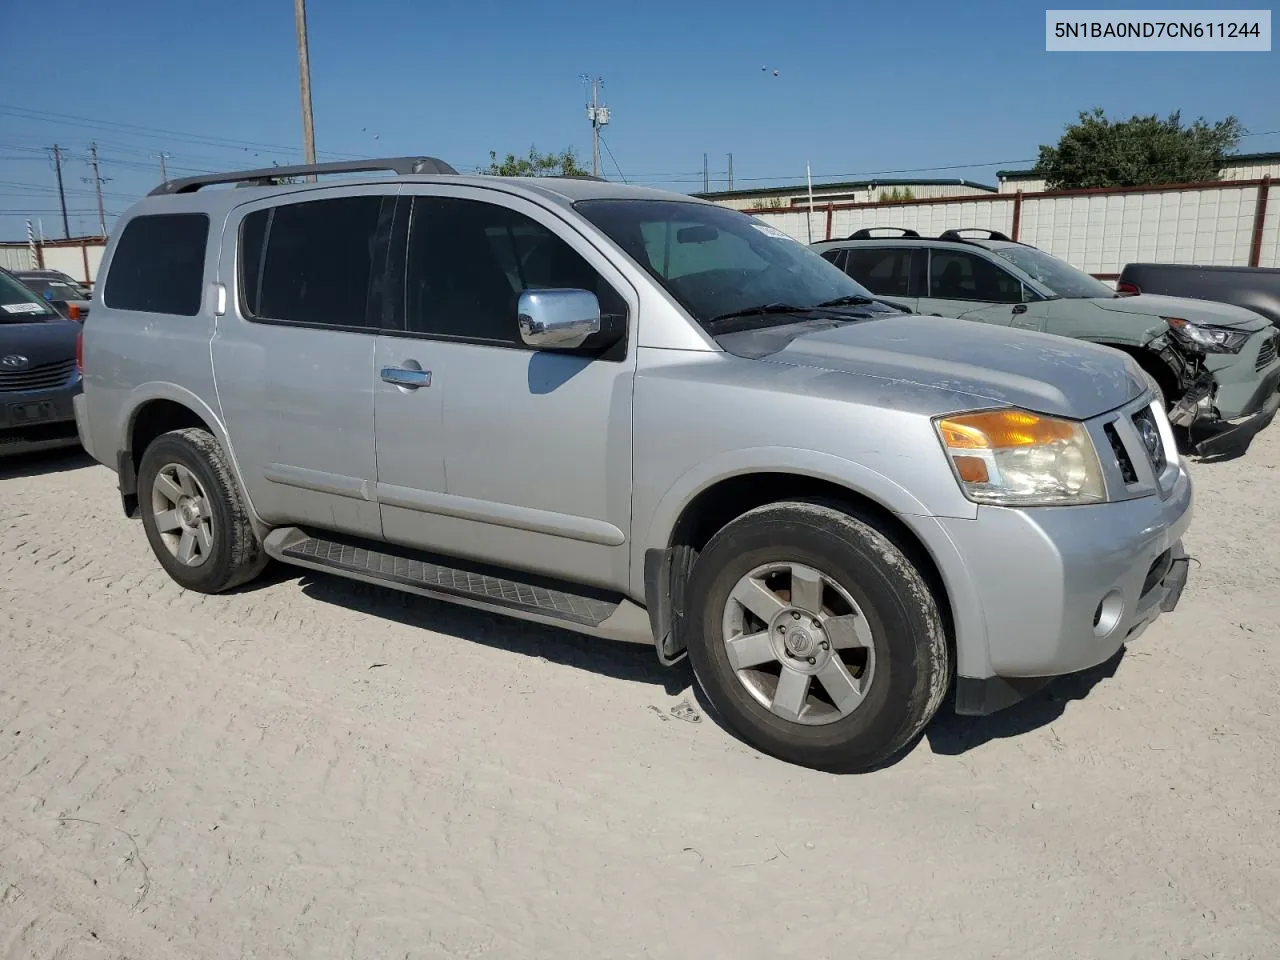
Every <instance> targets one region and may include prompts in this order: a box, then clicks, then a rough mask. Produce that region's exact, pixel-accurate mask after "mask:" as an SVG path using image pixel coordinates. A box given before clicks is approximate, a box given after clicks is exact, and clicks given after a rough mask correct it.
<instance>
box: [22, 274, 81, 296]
mask: <svg viewBox="0 0 1280 960" xmlns="http://www.w3.org/2000/svg"><path fill="white" fill-rule="evenodd" d="M22 282H23V283H24V284H26V286H27V288H28V289H29V290H31V291H33V292H34V293H35V294H36V296H38V297H42V298H43V299H46V300H48V299H53V300H88V299H89V297H88V296H87V295H86V293H85V291H84V290H81V289H80V288H79V287H73V286H71V284H69V283H64V282H63V281H61V280H47V279H45V278H44V277H23V278H22ZM46 294H48V296H46Z"/></svg>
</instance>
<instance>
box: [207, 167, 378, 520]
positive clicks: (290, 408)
mask: <svg viewBox="0 0 1280 960" xmlns="http://www.w3.org/2000/svg"><path fill="white" fill-rule="evenodd" d="M339 191H340V192H339ZM397 191H398V188H397V187H395V186H391V185H387V186H369V187H343V188H338V190H333V191H307V192H306V193H301V194H295V195H289V196H286V197H284V198H276V199H275V200H273V201H263V202H261V203H256V204H250V205H246V206H245V207H242V208H239V210H238V211H237V214H239V216H237V215H235V214H233V216H232V218H231V220H230V221H229V223H228V226H227V228H226V230H225V232H224V235H223V262H222V266H221V271H220V273H221V276H222V277H223V282H224V283H226V284H227V287H228V298H227V299H228V306H227V312H226V313H225V314H224V315H223V316H222V317H220V318H219V320H218V328H217V332H216V334H215V336H214V339H213V343H212V350H213V363H214V374H215V378H216V381H217V388H218V397H219V400H220V403H221V405H222V415H223V418H224V422H225V423H226V425H227V432H228V434H229V436H230V438H231V443H232V447H233V449H234V451H235V455H236V457H237V459H238V461H239V465H240V470H241V473H242V475H243V476H244V481H245V485H246V486H247V487H248V493H249V496H250V497H251V498H252V501H253V504H254V506H255V507H256V508H257V510H258V512H259V513H260V514H261V515H262V517H263V519H264V520H266V521H267V522H268V523H274V524H281V525H283V524H299V525H307V526H314V527H319V528H323V529H327V530H336V531H340V532H346V533H354V534H361V535H368V536H377V535H379V534H380V533H381V530H382V526H381V516H380V514H379V512H378V504H377V500H376V494H375V484H376V482H377V461H376V459H375V455H374V436H373V434H374V407H373V382H374V345H375V338H376V334H377V331H378V327H379V325H380V318H381V316H382V302H383V297H382V293H383V290H382V285H383V284H384V283H385V271H384V266H385V262H386V251H387V244H388V238H389V236H390V223H391V217H392V215H393V212H394V209H395V197H396V193H397ZM232 277H234V278H235V281H234V282H233V281H231V279H230V278H232Z"/></svg>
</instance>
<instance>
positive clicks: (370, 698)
mask: <svg viewBox="0 0 1280 960" xmlns="http://www.w3.org/2000/svg"><path fill="white" fill-rule="evenodd" d="M1193 469H1194V473H1195V478H1196V480H1197V482H1198V484H1199V486H1198V488H1197V508H1196V509H1197V515H1196V519H1195V521H1194V522H1193V525H1192V530H1191V535H1190V537H1189V540H1188V548H1189V550H1190V552H1191V553H1192V554H1193V555H1194V556H1195V557H1196V558H1197V559H1198V561H1199V563H1200V566H1199V567H1195V566H1193V570H1192V579H1191V583H1190V585H1189V587H1188V589H1187V592H1186V594H1185V595H1184V599H1183V603H1182V605H1181V606H1180V607H1179V609H1178V610H1177V612H1176V614H1175V615H1173V616H1172V617H1167V618H1165V619H1164V620H1162V621H1161V622H1160V623H1159V624H1158V625H1157V626H1156V627H1154V628H1153V629H1151V630H1150V631H1148V633H1147V634H1146V635H1145V636H1144V637H1143V638H1141V640H1140V641H1139V642H1138V643H1137V644H1136V645H1135V646H1134V647H1133V648H1132V649H1131V650H1129V651H1128V653H1127V654H1126V655H1125V656H1123V657H1122V658H1121V659H1120V660H1119V662H1117V663H1112V664H1109V665H1108V666H1107V667H1106V668H1104V669H1101V670H1099V671H1096V672H1095V673H1094V674H1093V675H1092V676H1090V677H1088V678H1083V679H1079V678H1073V679H1071V680H1069V681H1060V682H1059V683H1058V684H1056V685H1055V687H1054V688H1053V689H1052V691H1051V692H1050V693H1049V694H1047V695H1042V696H1039V697H1037V698H1035V699H1034V700H1032V701H1029V702H1027V703H1025V704H1023V705H1021V706H1019V707H1017V708H1014V709H1012V710H1010V711H1008V712H1006V713H1004V714H1001V715H997V716H996V717H992V718H988V719H985V720H970V719H961V718H956V717H955V716H951V715H944V716H941V717H940V718H939V719H938V720H937V721H936V722H935V723H934V725H933V726H932V728H931V729H930V730H929V731H928V735H927V737H926V739H925V740H924V741H923V742H922V743H921V744H920V745H919V746H917V747H916V749H915V750H914V751H913V752H911V753H910V754H909V755H908V756H907V757H906V758H905V759H903V760H902V761H901V762H899V763H897V764H896V765H894V766H892V767H890V768H888V769H886V770H883V771H881V772H878V773H874V774H870V775H865V776H861V777H833V776H829V775H823V774H816V773H812V772H809V771H805V770H802V769H798V768H794V767H788V766H785V765H783V764H781V763H778V762H775V761H773V760H771V759H768V758H765V757H762V756H760V755H758V754H757V753H755V752H754V751H752V750H751V749H749V748H748V747H746V746H744V745H742V744H740V743H738V742H737V741H735V740H734V739H732V738H731V737H730V736H729V735H728V734H726V733H725V732H724V731H723V730H722V729H721V728H720V727H718V726H717V725H716V724H715V723H713V722H710V721H708V720H704V721H703V722H700V723H693V722H688V721H686V720H683V719H681V718H678V717H673V716H672V714H671V712H670V711H671V708H672V707H673V706H675V705H676V704H678V703H679V702H680V701H682V700H687V701H688V702H690V703H693V704H695V706H696V707H697V709H698V712H699V714H701V712H702V707H701V705H700V704H699V703H698V701H697V699H696V697H695V695H694V692H693V691H692V690H691V689H690V687H689V682H690V678H689V674H688V673H687V671H685V670H683V669H681V670H677V671H674V672H664V671H662V670H660V669H659V667H658V666H657V663H656V661H655V659H654V656H653V654H652V652H651V651H648V650H645V649H641V648H638V647H625V646H617V647H615V646H612V645H609V644H601V643H600V642H597V641H591V640H587V639H579V638H576V637H574V636H572V635H569V634H566V633H561V632H559V631H555V630H549V629H540V628H534V627H529V626H525V625H521V624H518V623H515V622H512V621H507V620H502V619H498V618H495V617H488V616H484V615H479V614H475V613H472V612H469V611H463V610H460V609H457V608H452V607H448V606H444V605H440V604H435V603H431V602H427V601H422V600H417V599H413V598H408V597H402V596H400V595H397V594H394V593H390V592H385V591H381V590H375V589H371V588H365V587H362V586H358V585H351V584H347V583H344V582H342V581H338V580H332V579H325V578H312V577H310V576H303V577H301V578H299V577H298V576H297V575H294V574H291V573H289V572H287V571H279V572H276V573H275V574H274V576H273V577H272V578H271V579H269V580H268V582H266V583H265V584H261V585H258V586H256V587H255V588H252V589H249V590H246V591H244V592H241V593H239V594H236V595H233V596H226V597H216V598H210V597H202V596H198V595H196V594H189V593H183V592H182V591H180V590H179V589H178V588H177V587H176V586H174V585H173V584H172V583H171V582H170V581H169V580H168V579H167V578H166V577H165V575H164V574H163V573H162V572H161V571H160V568H159V566H158V565H157V564H156V563H155V562H154V561H153V559H152V557H151V555H150V554H149V553H148V550H147V546H146V542H145V540H144V538H143V535H142V531H141V528H140V527H139V526H138V525H137V524H136V523H133V522H130V521H128V520H125V519H124V518H123V517H122V516H121V515H120V513H119V509H118V501H117V499H116V497H115V493H114V477H113V475H112V474H111V473H109V472H108V471H107V470H106V469H104V468H102V467H98V466H91V465H88V464H87V463H86V462H85V461H84V460H83V459H81V458H77V457H55V458H41V459H37V460H23V461H21V462H18V463H16V464H11V465H8V466H3V465H0V784H3V787H2V788H0V955H2V956H4V957H10V958H24V960H26V958H37V957H38V958H46V957H47V958H52V957H59V958H67V960H84V958H104V960H105V958H124V957H128V958H131V960H175V958H184V957H198V958H219V960H221V958H273V960H274V958H293V957H296V958H307V960H321V958H331V957H332V958H339V957H340V958H400V957H412V958H439V957H468V958H477V957H495V958H504V960H505V958H515V957H547V958H553V957H554V958H570V957H610V958H612V957H655V958H657V957H663V958H668V957H669V958H681V960H683V958H695V957H696V958H707V957H732V958H735V960H737V958H755V957H762V958H764V957H768V958H775V957H791V956H805V957H809V958H827V957H833V958H834V957H842V956H843V957H854V956H856V957H859V958H861V960H867V958H879V957H886V958H887V957H894V958H911V960H919V958H928V957H949V958H951V957H954V958H975V960H976V958H982V960H988V958H993V957H1006V956H1008V957H1018V958H1026V957H1035V958H1037V960H1039V958H1045V957H1072V958H1076V957H1080V958H1084V957H1087V958H1110V957H1134V958H1157V957H1159V958H1163V957H1170V958H1206V957H1215V958H1232V960H1236V958H1248V957H1253V958H1268V960H1270V958H1274V957H1276V956H1277V955H1280V842H1278V841H1280V763H1278V762H1277V742H1278V741H1277V732H1278V731H1280V686H1278V684H1277V678H1278V677H1280V643H1278V642H1277V640H1278V639H1280V627H1278V626H1277V624H1280V590H1277V589H1276V576H1277V567H1278V566H1280V543H1278V542H1277V529H1278V528H1280V428H1273V429H1272V430H1271V431H1269V432H1268V434H1266V435H1264V436H1263V437H1262V438H1260V439H1259V440H1258V441H1257V442H1256V443H1255V445H1254V447H1253V449H1252V450H1251V451H1250V452H1249V454H1248V455H1247V456H1246V457H1245V458H1243V459H1239V460H1236V461H1233V462H1226V463H1217V464H1197V465H1195V466H1194V468H1193Z"/></svg>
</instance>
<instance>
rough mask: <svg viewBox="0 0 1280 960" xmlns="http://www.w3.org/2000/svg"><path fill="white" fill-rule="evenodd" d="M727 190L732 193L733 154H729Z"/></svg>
mask: <svg viewBox="0 0 1280 960" xmlns="http://www.w3.org/2000/svg"><path fill="white" fill-rule="evenodd" d="M729 192H730V193H733V154H732V153H731V154H729Z"/></svg>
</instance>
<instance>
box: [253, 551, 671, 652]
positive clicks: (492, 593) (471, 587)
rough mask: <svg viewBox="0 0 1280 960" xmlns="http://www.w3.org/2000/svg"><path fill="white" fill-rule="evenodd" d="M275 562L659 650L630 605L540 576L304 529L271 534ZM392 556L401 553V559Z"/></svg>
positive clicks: (637, 610)
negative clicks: (647, 645)
mask: <svg viewBox="0 0 1280 960" xmlns="http://www.w3.org/2000/svg"><path fill="white" fill-rule="evenodd" d="M263 548H264V549H265V550H266V552H267V553H268V555H270V556H272V557H274V558H275V559H277V560H280V561H281V562H283V563H289V564H293V565H295V566H299V567H306V568H308V569H311V570H319V571H323V572H325V573H332V574H336V575H337V576H341V577H347V578H349V579H352V580H361V581H364V582H366V583H372V584H378V585H381V586H385V587H390V588H391V589H393V590H402V591H405V592H408V593H416V594H421V595H422V596H427V597H432V598H434V599H438V600H446V601H449V602H452V603H460V604H463V605H465V606H470V607H476V608H479V609H482V610H490V611H494V612H497V613H503V614H507V615H510V616H515V617H519V618H521V619H525V620H535V621H538V622H540V623H546V624H551V625H555V626H561V627H564V628H566V629H569V630H575V631H579V632H582V633H589V634H592V635H594V636H602V637H608V638H610V639H615V640H624V641H628V642H633V643H645V644H652V643H653V633H652V628H651V626H650V624H649V616H648V614H647V613H646V612H645V611H644V609H643V608H641V607H639V606H637V605H636V604H634V603H632V602H631V601H630V600H628V599H627V598H626V597H623V596H620V595H618V594H610V593H608V592H606V591H603V590H595V589H593V588H590V587H583V586H580V585H577V584H565V583H560V582H558V581H551V580H547V579H544V578H540V577H537V576H536V575H534V574H528V573H523V572H519V571H513V570H505V569H501V568H497V567H491V566H486V565H482V564H472V563H467V564H466V565H465V566H463V565H462V564H463V563H464V561H461V560H457V559H454V558H448V557H440V556H435V555H431V554H427V553H422V552H419V551H415V550H411V549H409V548H402V547H398V546H396V545H394V544H387V543H381V542H377V541H359V540H347V539H338V538H337V536H336V535H335V534H312V533H308V532H307V531H304V530H302V529H299V528H298V527H281V528H279V529H276V530H273V531H271V533H270V534H268V535H267V538H266V540H265V541H263ZM391 551H395V552H394V553H393V552H391Z"/></svg>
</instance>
